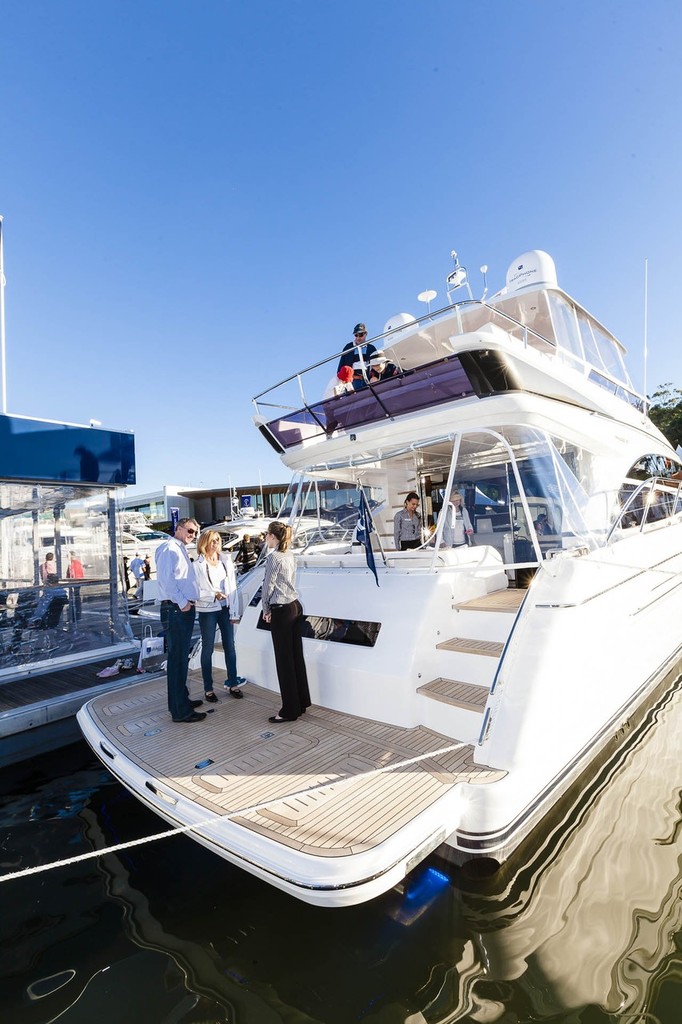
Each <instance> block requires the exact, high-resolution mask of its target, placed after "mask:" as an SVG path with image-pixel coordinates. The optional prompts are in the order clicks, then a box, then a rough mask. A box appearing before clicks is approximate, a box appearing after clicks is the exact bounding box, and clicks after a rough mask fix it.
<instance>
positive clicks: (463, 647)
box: [436, 636, 504, 658]
mask: <svg viewBox="0 0 682 1024" xmlns="http://www.w3.org/2000/svg"><path fill="white" fill-rule="evenodd" d="M436 650H438V651H455V652H457V653H459V654H483V655H485V656H486V657H488V658H500V657H502V651H503V650H504V644H500V643H497V642H496V641H494V640H471V639H470V638H467V637H461V636H453V638H452V640H444V641H443V643H442V644H436Z"/></svg>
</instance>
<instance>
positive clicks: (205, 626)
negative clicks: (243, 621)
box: [194, 530, 246, 704]
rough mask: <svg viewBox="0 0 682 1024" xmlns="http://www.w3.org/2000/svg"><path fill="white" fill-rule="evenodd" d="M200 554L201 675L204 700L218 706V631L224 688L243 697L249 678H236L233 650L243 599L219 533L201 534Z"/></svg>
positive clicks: (197, 576)
mask: <svg viewBox="0 0 682 1024" xmlns="http://www.w3.org/2000/svg"><path fill="white" fill-rule="evenodd" d="M197 551H198V552H199V557H198V558H197V560H196V562H195V563H194V576H195V579H196V583H197V586H198V588H199V599H198V600H197V602H196V610H197V614H198V616H199V629H200V631H201V674H202V676H203V679H204V692H205V700H207V701H208V702H209V704H216V703H217V701H218V698H217V697H216V695H215V693H214V691H213V648H214V646H215V634H216V628H217V629H219V630H220V636H221V638H222V641H223V651H224V652H225V665H226V668H227V680H226V682H225V689H226V690H228V692H229V693H230V694H231V695H232V696H233V697H238V698H240V697H242V696H243V694H242V691H241V690H240V689H239V687H240V686H243V685H244V683H245V682H246V679H244V678H243V676H238V675H237V652H236V651H235V647H234V625H235V623H237V622H239V620H240V618H241V614H242V610H241V596H240V593H239V590H238V589H237V578H236V574H235V571H234V565H233V563H232V559H231V558H230V556H229V555H223V553H222V551H221V538H220V534H219V533H218V532H217V530H206V531H205V532H204V533H202V534H201V536H200V537H199V541H198V543H197Z"/></svg>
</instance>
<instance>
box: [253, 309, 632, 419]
mask: <svg viewBox="0 0 682 1024" xmlns="http://www.w3.org/2000/svg"><path fill="white" fill-rule="evenodd" d="M475 308H479V309H485V310H488V312H489V316H488V319H487V321H486V323H495V321H498V320H501V321H502V322H505V323H507V324H510V325H513V327H514V329H520V330H521V331H522V338H521V344H522V345H523V346H524V348H528V347H529V346H530V347H535V346H534V342H535V345H537V344H538V343H539V344H541V345H542V347H543V348H544V347H549V348H550V349H552V350H554V354H556V352H557V351H560V352H561V353H562V355H563V356H564V357H567V358H568V359H569V361H570V363H571V364H573V365H574V366H575V367H576V369H578V370H580V371H582V373H583V374H584V375H585V376H586V377H588V378H589V376H590V374H591V373H593V372H594V373H597V374H598V375H599V376H600V377H601V378H602V379H603V380H604V381H606V382H607V383H609V384H611V385H612V386H613V389H614V392H615V393H618V392H619V391H620V392H624V393H626V394H627V395H628V396H630V398H633V399H636V400H637V404H639V403H641V401H642V400H643V396H642V395H640V394H638V393H637V392H636V391H633V390H632V389H631V388H630V387H628V386H627V384H626V382H625V381H621V380H619V379H617V378H616V377H613V376H612V375H611V374H610V373H609V372H608V371H607V370H606V369H605V368H604V367H596V366H595V365H594V364H593V363H590V362H588V361H587V360H586V359H584V358H581V357H579V356H576V355H575V353H573V352H571V351H570V350H569V349H564V348H562V347H561V346H559V345H558V344H557V342H556V340H553V339H551V338H547V337H545V336H544V335H542V334H540V333H538V332H537V331H535V330H534V329H533V328H532V327H529V326H528V325H527V324H523V323H521V321H519V320H517V319H516V318H515V317H513V316H511V315H510V314H509V313H507V312H505V311H504V310H501V309H498V308H497V307H496V306H493V305H491V304H490V303H488V302H482V301H481V300H478V299H466V300H464V301H462V302H458V303H455V304H454V305H450V306H444V307H443V308H442V309H440V310H436V311H435V312H432V313H426V314H425V315H424V316H421V317H419V318H418V319H415V320H414V321H411V322H410V323H409V324H402V325H399V326H398V327H394V328H392V329H391V330H390V331H384V332H383V333H381V334H377V335H376V336H374V337H373V338H369V339H367V338H366V339H365V340H364V342H362V343H359V344H356V345H353V346H352V348H351V349H347V348H346V347H345V346H344V348H343V349H341V350H340V351H338V352H336V353H334V354H333V355H331V356H327V357H326V358H324V359H321V360H319V361H317V362H315V363H312V364H311V365H310V366H307V367H306V368H305V369H303V370H299V371H297V372H296V373H293V374H290V375H289V376H288V377H285V378H283V379H282V380H280V381H279V382H278V383H277V384H273V385H271V386H270V387H268V388H266V389H265V390H263V391H261V392H259V393H258V394H257V395H255V396H254V397H253V399H252V401H253V403H254V406H255V408H256V413H257V414H258V413H259V412H260V410H259V407H258V403H259V400H260V399H261V398H263V396H265V395H272V393H273V392H275V391H277V390H278V389H279V388H282V387H285V386H286V385H288V384H291V383H292V381H296V382H297V383H298V387H299V390H300V394H301V398H302V401H303V408H305V409H307V410H309V411H311V410H310V406H311V404H312V405H315V404H317V402H319V400H320V396H316V397H315V398H314V399H313V400H312V402H310V401H309V400H308V399H306V396H305V389H304V386H303V377H304V376H305V375H307V374H310V373H312V372H313V371H315V370H319V369H320V368H321V367H324V366H327V365H328V364H331V363H334V362H335V361H336V360H338V359H340V358H341V356H343V355H344V354H347V352H348V351H351V352H355V353H356V354H360V355H361V350H362V349H363V348H364V347H365V346H366V345H369V344H371V345H375V346H377V347H381V346H383V345H386V343H388V344H387V345H386V347H389V348H390V347H391V340H392V339H393V338H394V337H397V336H398V335H399V334H400V333H401V332H402V333H404V332H405V331H418V330H419V328H420V327H423V326H427V327H432V326H435V325H437V324H438V323H441V322H442V321H444V320H446V319H448V318H450V317H454V318H455V319H456V324H457V330H456V332H455V333H456V334H458V335H461V334H464V333H467V332H465V330H464V326H465V325H464V323H463V321H462V315H461V314H462V311H466V310H469V309H475ZM482 326H484V324H481V325H480V326H479V327H478V328H476V329H477V330H478V329H480V327H482ZM429 361H430V360H427V361H426V362H425V363H423V364H420V365H424V366H426V365H427V364H428V362H429ZM370 386H371V385H370ZM261 405H262V406H268V407H273V408H281V409H290V408H291V406H288V405H287V406H284V405H282V404H281V403H280V404H277V403H275V402H262V403H261ZM312 415H314V412H313V413H312ZM315 418H316V419H317V417H315Z"/></svg>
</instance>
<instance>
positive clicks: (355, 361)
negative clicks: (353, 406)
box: [336, 324, 376, 391]
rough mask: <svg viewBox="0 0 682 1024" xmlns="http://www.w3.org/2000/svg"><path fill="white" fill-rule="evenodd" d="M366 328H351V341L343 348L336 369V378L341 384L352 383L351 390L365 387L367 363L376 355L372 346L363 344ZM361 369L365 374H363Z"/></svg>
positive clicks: (367, 372) (357, 325) (361, 325)
mask: <svg viewBox="0 0 682 1024" xmlns="http://www.w3.org/2000/svg"><path fill="white" fill-rule="evenodd" d="M366 337H367V328H366V327H365V325H364V324H356V325H355V327H354V328H353V341H349V342H348V344H347V345H345V346H344V349H343V354H342V356H341V358H340V359H339V365H338V366H337V368H336V376H337V377H338V378H339V380H340V381H341V382H342V383H343V384H350V383H352V385H353V389H354V390H356V391H357V390H358V388H364V387H366V385H367V375H368V374H369V362H370V359H371V358H372V356H373V355H375V354H376V348H375V347H374V345H367V344H365V339H366ZM363 368H364V369H365V372H363Z"/></svg>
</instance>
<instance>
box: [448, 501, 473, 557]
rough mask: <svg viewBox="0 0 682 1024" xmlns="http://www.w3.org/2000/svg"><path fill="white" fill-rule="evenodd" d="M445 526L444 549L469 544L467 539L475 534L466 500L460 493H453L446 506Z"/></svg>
mask: <svg viewBox="0 0 682 1024" xmlns="http://www.w3.org/2000/svg"><path fill="white" fill-rule="evenodd" d="M445 516H446V518H445V525H444V526H443V547H446V548H459V547H461V546H462V545H463V544H466V543H467V537H470V536H471V534H472V533H473V532H474V531H473V529H472V526H471V519H470V518H469V513H468V512H467V510H466V508H465V507H464V500H463V498H462V495H461V494H460V493H459V491H453V492H452V495H451V498H450V501H449V502H448V504H447V505H446V506H445Z"/></svg>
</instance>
